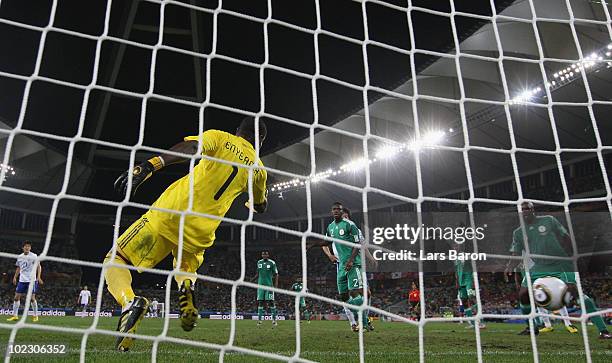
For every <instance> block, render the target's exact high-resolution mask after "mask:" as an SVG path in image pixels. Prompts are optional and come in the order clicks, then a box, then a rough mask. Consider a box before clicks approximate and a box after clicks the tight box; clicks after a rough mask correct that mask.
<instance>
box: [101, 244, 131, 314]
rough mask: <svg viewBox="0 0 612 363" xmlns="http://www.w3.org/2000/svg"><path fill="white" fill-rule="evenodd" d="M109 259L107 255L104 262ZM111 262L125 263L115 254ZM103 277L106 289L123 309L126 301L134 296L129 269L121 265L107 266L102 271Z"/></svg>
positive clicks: (129, 300) (126, 304)
mask: <svg viewBox="0 0 612 363" xmlns="http://www.w3.org/2000/svg"><path fill="white" fill-rule="evenodd" d="M109 260H110V259H109V258H108V257H107V258H105V259H104V262H105V263H107V262H108V261H109ZM113 262H114V263H116V264H120V265H125V264H126V263H125V261H123V259H121V258H119V257H117V256H115V260H114V261H113ZM104 278H105V279H106V285H107V286H108V291H109V292H110V293H111V295H113V297H114V298H115V300H116V301H117V302H118V303H119V305H121V307H122V308H123V310H125V308H126V307H127V306H128V303H129V302H131V301H132V300H134V296H136V295H135V294H134V290H132V274H131V273H130V270H128V269H127V268H122V267H109V268H107V269H106V271H104Z"/></svg>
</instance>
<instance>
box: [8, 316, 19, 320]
mask: <svg viewBox="0 0 612 363" xmlns="http://www.w3.org/2000/svg"><path fill="white" fill-rule="evenodd" d="M17 320H19V317H18V316H17V315H13V316H11V317H10V318H8V319H6V321H17Z"/></svg>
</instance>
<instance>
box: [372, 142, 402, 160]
mask: <svg viewBox="0 0 612 363" xmlns="http://www.w3.org/2000/svg"><path fill="white" fill-rule="evenodd" d="M403 150H404V146H398V145H385V146H383V147H382V148H380V150H378V151H377V152H376V157H377V158H379V159H383V160H384V159H390V158H392V157H394V156H395V155H397V154H399V153H400V152H402V151H403Z"/></svg>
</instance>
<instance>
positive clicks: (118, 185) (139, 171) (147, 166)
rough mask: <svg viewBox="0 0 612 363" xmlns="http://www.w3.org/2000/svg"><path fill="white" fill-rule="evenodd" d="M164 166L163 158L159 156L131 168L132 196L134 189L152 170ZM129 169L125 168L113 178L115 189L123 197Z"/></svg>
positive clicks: (125, 191) (151, 173)
mask: <svg viewBox="0 0 612 363" xmlns="http://www.w3.org/2000/svg"><path fill="white" fill-rule="evenodd" d="M163 167H164V159H162V158H161V157H160V156H157V157H154V158H152V159H149V160H147V161H145V162H143V163H141V164H139V165H136V166H135V167H134V169H132V170H131V173H132V194H131V195H132V196H133V195H134V194H135V193H136V190H137V189H138V187H139V186H140V184H142V183H143V182H144V181H145V180H147V179H148V178H149V177H150V176H151V175H153V172H154V171H157V170H159V169H161V168H163ZM129 173H130V170H126V171H124V172H123V174H121V175H120V176H119V177H118V178H117V180H115V184H114V186H115V191H116V192H117V193H118V194H119V195H120V196H121V197H122V198H123V197H124V196H125V194H126V193H127V187H128V175H129Z"/></svg>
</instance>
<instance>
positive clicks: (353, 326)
mask: <svg viewBox="0 0 612 363" xmlns="http://www.w3.org/2000/svg"><path fill="white" fill-rule="evenodd" d="M351 329H352V330H353V332H354V333H359V324H353V325H352V326H351Z"/></svg>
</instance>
